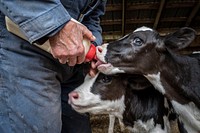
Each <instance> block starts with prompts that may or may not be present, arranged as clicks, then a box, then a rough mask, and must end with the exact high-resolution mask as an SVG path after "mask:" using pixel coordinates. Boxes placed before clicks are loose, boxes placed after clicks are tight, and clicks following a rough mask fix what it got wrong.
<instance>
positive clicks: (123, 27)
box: [122, 0, 126, 35]
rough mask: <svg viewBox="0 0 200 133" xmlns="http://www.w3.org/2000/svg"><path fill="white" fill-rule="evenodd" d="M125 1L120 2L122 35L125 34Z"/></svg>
mask: <svg viewBox="0 0 200 133" xmlns="http://www.w3.org/2000/svg"><path fill="white" fill-rule="evenodd" d="M125 1H126V0H122V35H124V33H125V21H126V19H125V18H126V17H125V14H126V13H125V12H126V8H125V7H126V3H125Z"/></svg>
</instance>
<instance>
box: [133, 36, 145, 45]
mask: <svg viewBox="0 0 200 133" xmlns="http://www.w3.org/2000/svg"><path fill="white" fill-rule="evenodd" d="M133 44H134V45H135V46H141V45H142V44H143V41H142V39H140V38H139V37H136V38H134V40H133Z"/></svg>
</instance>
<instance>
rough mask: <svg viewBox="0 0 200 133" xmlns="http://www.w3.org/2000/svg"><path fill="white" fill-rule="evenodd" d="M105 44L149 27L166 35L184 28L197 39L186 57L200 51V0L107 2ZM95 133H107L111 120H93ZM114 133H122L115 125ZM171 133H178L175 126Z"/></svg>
mask: <svg viewBox="0 0 200 133" xmlns="http://www.w3.org/2000/svg"><path fill="white" fill-rule="evenodd" d="M101 26H102V29H103V41H104V43H106V42H111V41H114V40H117V39H119V38H120V37H123V36H124V35H126V34H128V33H130V32H132V31H133V30H135V29H136V28H138V27H141V26H147V27H150V28H153V29H155V30H157V31H158V32H159V33H160V34H161V35H166V34H169V33H172V32H174V31H176V30H178V29H179V28H181V27H191V28H193V29H195V30H196V32H197V36H196V39H195V40H194V41H193V42H192V44H191V45H190V46H189V47H187V48H185V49H184V50H183V51H181V52H183V53H191V52H193V51H200V0H107V6H106V13H105V15H104V16H103V17H102V18H101ZM91 124H92V127H93V133H107V129H108V117H107V116H106V115H103V116H102V115H99V116H92V117H91ZM114 133H121V131H120V129H119V126H118V123H117V121H116V125H115V129H114ZM172 133H179V131H178V130H177V127H176V124H174V125H173V129H172Z"/></svg>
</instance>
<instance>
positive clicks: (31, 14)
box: [0, 0, 71, 43]
mask: <svg viewBox="0 0 200 133" xmlns="http://www.w3.org/2000/svg"><path fill="white" fill-rule="evenodd" d="M0 10H1V11H2V12H3V13H4V14H5V15H6V16H8V17H9V18H10V19H11V20H12V21H13V22H14V23H16V24H17V25H19V27H20V29H21V31H22V32H23V33H24V35H25V36H26V37H27V38H28V40H29V42H30V43H33V42H35V41H37V40H39V39H41V38H42V37H44V36H46V35H48V34H49V33H51V32H53V31H55V30H57V29H59V27H61V26H63V25H64V24H65V23H67V22H68V21H69V20H70V19H71V16H70V15H69V14H68V12H67V11H66V10H65V8H64V7H63V5H62V4H61V3H60V1H57V0H35V1H29V0H27V1H26V0H24V1H19V0H13V1H9V0H2V1H1V2H0Z"/></svg>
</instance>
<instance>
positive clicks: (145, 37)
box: [97, 27, 195, 74]
mask: <svg viewBox="0 0 200 133" xmlns="http://www.w3.org/2000/svg"><path fill="white" fill-rule="evenodd" d="M194 38H195V31H194V30H193V29H191V28H186V27H185V28H181V29H180V30H178V31H176V32H174V33H173V34H169V35H166V36H160V35H159V34H158V32H156V31H155V30H152V29H150V28H147V27H141V28H138V29H136V30H135V31H133V32H132V33H130V34H128V35H126V36H124V37H123V38H121V39H120V40H117V41H114V42H111V43H107V44H103V45H102V46H98V48H97V58H98V59H99V60H100V62H103V63H104V64H101V65H99V66H98V69H99V70H100V71H101V72H102V73H105V74H114V73H134V74H147V73H148V74H149V73H157V72H155V71H159V67H158V65H157V64H158V63H161V62H162V60H163V59H164V58H165V57H164V55H163V54H162V53H165V52H170V51H177V50H180V49H183V48H185V47H187V46H188V45H189V44H190V43H191V42H192V41H193V40H194ZM152 68H156V69H152Z"/></svg>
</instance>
